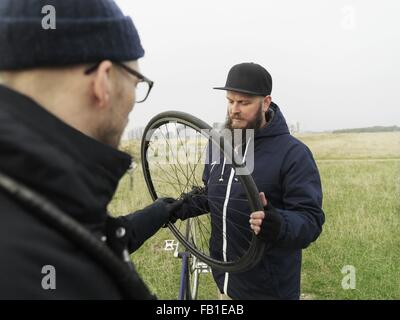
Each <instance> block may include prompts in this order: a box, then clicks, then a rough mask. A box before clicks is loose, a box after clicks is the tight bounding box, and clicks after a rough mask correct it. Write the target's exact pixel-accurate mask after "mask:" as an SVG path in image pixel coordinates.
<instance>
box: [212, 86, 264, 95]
mask: <svg viewBox="0 0 400 320" xmlns="http://www.w3.org/2000/svg"><path fill="white" fill-rule="evenodd" d="M213 89H215V90H225V91H235V92H240V93H245V94H250V95H252V96H265V95H264V93H260V92H254V91H248V90H243V89H238V88H232V87H215V88H213Z"/></svg>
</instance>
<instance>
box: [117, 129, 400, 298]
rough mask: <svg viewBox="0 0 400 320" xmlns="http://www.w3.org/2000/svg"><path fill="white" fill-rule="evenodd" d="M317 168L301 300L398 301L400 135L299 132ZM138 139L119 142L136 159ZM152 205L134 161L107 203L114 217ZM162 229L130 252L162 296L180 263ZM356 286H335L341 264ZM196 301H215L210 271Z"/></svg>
mask: <svg viewBox="0 0 400 320" xmlns="http://www.w3.org/2000/svg"><path fill="white" fill-rule="evenodd" d="M298 138H299V139H300V140H302V141H303V142H305V143H306V144H307V145H308V146H309V147H310V149H311V150H312V152H313V154H314V157H315V159H316V160H317V164H318V167H319V170H320V174H321V179H322V184H323V193H324V204H323V207H324V211H325V214H326V223H325V225H324V229H323V233H322V234H321V236H320V238H319V239H318V240H317V241H316V242H315V243H314V244H312V245H311V246H310V247H309V248H307V249H306V250H304V251H303V269H302V286H301V288H302V293H303V294H304V295H305V298H308V299H400V232H399V230H400V133H399V132H396V133H346V134H309V135H299V136H298ZM138 147H139V143H138V142H133V143H132V144H131V145H126V144H125V145H124V149H126V150H129V152H130V153H131V154H133V155H134V157H135V158H136V159H137V160H139V152H138ZM150 203H151V199H150V196H149V194H148V191H147V189H146V186H145V183H144V179H143V174H142V172H141V168H140V166H138V167H137V168H136V170H135V171H134V172H133V174H131V175H128V174H127V175H126V176H125V177H124V178H123V180H122V181H121V183H120V187H119V189H118V191H117V193H116V195H115V198H114V200H113V202H112V203H111V205H110V211H111V212H112V213H113V214H121V213H128V212H132V211H135V210H138V209H140V208H142V207H144V206H146V205H148V204H150ZM168 239H173V236H172V234H171V233H170V232H169V230H168V229H162V230H161V231H159V232H158V233H157V234H156V235H155V236H154V237H153V238H151V239H149V240H148V241H147V242H146V243H145V244H144V245H143V246H142V247H141V248H140V249H139V250H138V251H137V252H135V253H134V254H133V255H132V259H133V261H134V262H135V264H136V266H137V269H138V271H139V273H140V274H141V275H142V277H143V278H144V280H145V281H146V283H147V284H148V285H149V287H150V288H151V290H152V291H153V292H154V293H156V294H157V296H158V297H159V298H162V299H176V298H177V293H178V285H179V272H180V270H179V269H180V261H179V259H176V258H174V257H173V255H172V253H171V252H168V251H165V250H164V241H165V240H168ZM346 265H351V266H354V268H355V272H356V273H355V274H356V287H355V289H349V290H345V289H343V288H342V279H343V277H344V276H345V275H344V274H342V273H341V270H342V268H343V267H344V266H346ZM199 298H200V299H215V298H217V289H216V287H215V285H214V283H213V281H212V279H211V275H209V274H204V275H201V282H200V289H199Z"/></svg>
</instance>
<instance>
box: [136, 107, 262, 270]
mask: <svg viewBox="0 0 400 320" xmlns="http://www.w3.org/2000/svg"><path fill="white" fill-rule="evenodd" d="M172 122H175V123H179V124H182V125H185V126H187V127H189V128H191V129H193V130H196V131H197V132H201V131H202V130H211V129H212V127H210V126H209V125H208V124H207V123H205V122H204V121H202V120H200V119H198V118H196V117H194V116H192V115H190V114H187V113H185V112H180V111H167V112H163V113H160V114H158V115H157V116H155V117H154V118H152V119H151V120H150V122H149V123H148V125H147V126H146V128H145V130H144V134H143V138H142V142H141V161H142V170H143V174H144V178H145V182H146V185H147V188H148V190H149V192H150V195H151V197H152V199H153V200H156V199H157V198H158V197H159V196H158V194H157V192H156V190H155V188H154V184H153V181H152V176H151V172H150V171H151V170H150V169H149V163H148V159H147V151H148V149H149V142H150V139H149V137H148V135H149V134H150V133H151V132H152V131H151V130H157V128H159V127H160V126H162V125H165V124H168V123H172ZM208 138H209V139H211V140H212V143H215V144H217V145H219V146H220V147H221V146H223V148H222V149H221V151H223V152H224V154H225V156H227V157H229V156H230V155H229V154H228V153H227V152H226V150H227V149H228V148H230V144H229V143H228V142H226V141H224V140H223V138H222V136H218V135H212V136H209V137H208ZM231 163H232V166H233V167H234V168H236V167H238V166H237V165H236V163H235V162H234V161H232V162H231ZM241 169H243V168H241ZM238 179H239V181H240V183H241V184H242V186H243V188H244V190H245V193H246V197H247V200H248V203H249V207H250V209H251V212H254V211H259V210H263V206H262V204H261V202H260V199H259V192H258V189H257V186H256V184H255V182H254V181H253V178H252V176H251V174H249V173H248V174H242V175H239V176H238ZM168 227H169V228H170V230H171V231H172V233H173V234H174V236H175V237H176V238H177V239H178V240H179V242H180V243H182V245H184V246H185V247H186V248H187V249H188V250H189V251H190V252H191V253H192V254H193V255H194V256H196V257H197V258H198V259H199V260H201V261H203V262H205V263H206V264H207V265H209V266H210V267H212V268H215V269H218V270H221V271H225V272H243V271H246V270H249V269H251V268H252V267H253V266H254V265H255V264H256V263H258V262H259V261H260V259H261V257H262V255H263V252H264V249H265V243H264V242H263V241H262V240H260V239H259V238H258V237H257V236H256V235H255V234H254V233H253V234H252V236H251V242H250V245H249V248H248V250H247V252H246V253H245V254H244V255H243V256H242V257H240V258H239V259H238V260H235V261H222V260H219V259H215V258H213V257H211V256H210V255H207V254H204V253H203V252H201V251H199V250H198V249H197V248H196V247H194V246H193V245H192V244H191V243H190V242H188V241H187V240H186V239H185V235H184V234H182V232H180V231H179V230H178V229H177V228H176V227H175V225H174V224H172V223H169V224H168Z"/></svg>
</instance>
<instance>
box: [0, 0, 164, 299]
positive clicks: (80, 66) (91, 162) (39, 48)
mask: <svg viewBox="0 0 400 320" xmlns="http://www.w3.org/2000/svg"><path fill="white" fill-rule="evenodd" d="M45 5H51V6H53V7H54V9H55V12H56V17H55V19H56V20H55V22H56V28H55V29H48V30H47V29H43V28H42V19H43V17H44V15H43V14H42V7H43V6H45ZM143 55H144V51H143V48H142V46H141V43H140V39H139V35H138V33H137V31H136V28H135V26H134V24H133V22H132V20H131V19H130V18H129V17H126V16H124V15H123V13H122V12H121V10H120V9H119V8H118V6H117V5H116V4H115V2H114V1H112V0H85V1H81V0H69V1H64V0H46V1H41V0H18V1H15V0H2V1H0V84H1V85H0V150H1V151H0V152H1V157H0V299H4V298H6V299H15V298H16V299H20V298H22V299H24V298H27V299H42V298H44V299H81V298H83V299H119V298H126V297H132V295H128V296H127V295H126V291H123V290H122V289H121V287H120V286H119V285H120V284H121V283H117V282H116V281H115V279H114V278H113V275H112V274H110V273H109V271H110V267H109V266H110V264H109V265H108V268H105V267H104V265H101V264H100V263H99V261H97V262H95V260H96V256H93V255H92V256H91V255H90V252H87V251H85V250H83V247H79V246H77V245H76V244H75V243H74V242H71V241H70V240H71V239H69V238H68V235H69V233H68V232H67V233H65V234H64V233H63V232H60V231H59V230H58V229H57V228H56V227H55V225H54V224H50V223H48V220H43V219H41V217H43V212H45V211H46V208H47V209H48V208H49V204H52V205H54V206H55V207H56V208H58V209H60V210H62V211H63V212H64V213H65V214H66V215H67V216H66V217H62V218H61V220H60V219H59V220H60V221H59V222H60V223H64V224H63V225H65V221H67V222H68V221H70V220H71V218H72V219H73V220H74V221H76V222H78V223H79V224H80V225H81V226H83V227H84V228H85V229H86V230H89V231H90V232H91V234H92V235H95V236H96V237H97V238H98V239H101V240H102V241H105V242H106V243H107V244H108V245H109V246H110V247H111V248H112V249H114V253H115V255H116V256H121V255H123V254H125V256H124V257H125V258H127V256H126V253H127V251H126V246H127V247H128V249H129V251H130V252H132V251H134V250H135V249H136V248H138V247H139V246H140V245H141V244H142V243H143V241H145V240H146V239H147V238H148V237H150V236H151V235H152V234H154V233H155V232H156V231H157V230H158V229H159V228H160V227H161V226H162V225H164V224H165V223H166V222H167V221H168V220H169V215H170V212H169V210H167V205H166V204H165V203H164V202H163V201H159V202H156V203H154V204H153V205H152V206H150V207H148V208H146V209H144V210H143V211H141V212H139V213H136V214H130V215H127V216H125V217H121V218H118V219H112V218H111V217H109V216H108V214H107V205H108V203H109V202H110V200H111V198H112V196H113V194H114V192H115V189H116V187H117V184H118V181H119V180H120V178H121V177H122V176H123V175H124V173H125V171H126V170H127V169H128V167H129V166H130V164H131V157H130V156H129V155H127V154H125V153H122V152H120V151H118V150H117V149H116V148H117V147H118V145H119V142H120V139H121V135H122V132H123V130H124V128H125V127H126V125H127V122H128V115H129V113H130V112H131V110H132V108H133V106H134V104H135V102H137V103H139V102H143V101H144V100H145V99H146V98H147V96H148V94H149V92H150V90H151V88H152V86H153V83H152V82H151V81H150V80H149V79H147V78H146V77H144V76H143V75H142V74H141V73H140V72H139V69H138V62H137V60H138V59H139V58H141V57H142V56H143ZM31 191H33V192H35V196H33V195H32V193H31ZM40 199H45V200H40ZM39 200H40V201H39ZM38 207H39V208H38ZM47 211H49V212H50V214H55V212H56V211H57V210H47ZM47 211H46V212H47ZM57 212H58V211H57ZM52 221H53V220H52ZM75 229H76V228H75ZM77 230H80V229H79V228H78V229H77ZM82 232H83V231H82ZM82 232H81V233H82ZM99 242H100V241H99ZM100 244H101V242H100ZM88 251H90V250H88ZM102 252H103V251H102ZM110 252H111V251H110ZM92 253H94V254H95V255H96V254H97V253H96V252H92ZM127 259H128V260H129V256H128V258H127ZM110 261H114V260H112V259H111V260H110ZM112 266H113V268H114V269H116V268H117V267H118V264H117V265H116V264H115V263H113V264H112ZM117 269H118V268H117ZM124 270H125V269H124ZM119 277H121V278H122V279H123V277H124V275H123V274H120V275H119ZM126 280H127V278H126ZM139 298H140V297H139ZM142 298H147V296H142Z"/></svg>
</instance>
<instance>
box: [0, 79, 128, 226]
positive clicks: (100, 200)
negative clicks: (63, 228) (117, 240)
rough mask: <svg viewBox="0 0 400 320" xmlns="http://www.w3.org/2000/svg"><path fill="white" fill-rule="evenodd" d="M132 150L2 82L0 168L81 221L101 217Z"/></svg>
mask: <svg viewBox="0 0 400 320" xmlns="http://www.w3.org/2000/svg"><path fill="white" fill-rule="evenodd" d="M131 162H132V159H131V157H130V156H129V155H127V154H125V153H123V152H120V151H118V150H116V149H114V148H112V147H109V146H107V145H104V144H102V143H100V142H98V141H96V140H94V139H92V138H90V137H88V136H86V135H84V134H83V133H81V132H80V131H78V130H76V129H74V128H72V127H71V126H69V125H67V124H66V123H64V122H63V121H61V120H60V119H58V118H57V117H55V116H53V115H52V114H50V113H49V112H47V111H46V110H45V109H44V108H42V107H41V106H39V105H38V104H37V103H36V102H35V101H33V100H32V99H30V98H28V97H26V96H23V95H21V94H19V93H17V92H15V91H13V90H10V89H8V88H6V87H3V86H0V171H2V172H3V173H5V174H7V175H9V176H10V177H12V178H14V179H16V180H17V181H19V182H20V183H22V184H25V185H26V186H28V187H30V188H32V189H33V190H35V191H36V192H38V193H40V194H41V195H43V196H44V197H46V198H47V199H49V200H50V201H52V202H53V203H54V204H55V205H57V206H58V207H59V208H60V209H61V210H63V211H65V212H66V213H68V214H69V215H71V216H73V217H75V218H77V219H78V220H79V221H81V222H88V223H90V222H93V223H98V222H102V221H103V219H105V218H106V213H107V205H108V203H109V202H110V200H111V199H112V197H113V195H114V192H115V190H116V188H117V185H118V182H119V180H120V178H121V177H122V176H123V174H124V173H125V172H126V170H127V169H128V168H129V166H130V164H131Z"/></svg>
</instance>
